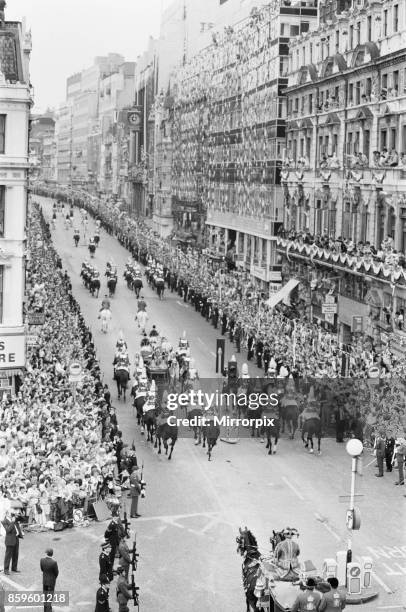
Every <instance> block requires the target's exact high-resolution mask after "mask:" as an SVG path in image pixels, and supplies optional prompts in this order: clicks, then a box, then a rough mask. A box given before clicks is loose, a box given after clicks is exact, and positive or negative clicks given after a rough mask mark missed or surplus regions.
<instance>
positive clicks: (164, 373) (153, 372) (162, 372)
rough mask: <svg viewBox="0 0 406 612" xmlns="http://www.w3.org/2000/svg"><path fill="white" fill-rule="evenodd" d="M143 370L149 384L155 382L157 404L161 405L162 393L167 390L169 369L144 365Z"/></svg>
mask: <svg viewBox="0 0 406 612" xmlns="http://www.w3.org/2000/svg"><path fill="white" fill-rule="evenodd" d="M145 370H146V372H147V377H148V380H149V381H150V382H152V381H155V386H156V394H157V400H158V404H159V405H161V402H162V395H163V393H164V391H168V389H169V367H168V366H151V365H146V366H145Z"/></svg>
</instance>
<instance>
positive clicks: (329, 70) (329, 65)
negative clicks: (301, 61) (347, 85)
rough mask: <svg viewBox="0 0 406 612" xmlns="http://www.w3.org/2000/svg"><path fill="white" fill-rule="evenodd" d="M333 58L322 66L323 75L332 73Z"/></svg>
mask: <svg viewBox="0 0 406 612" xmlns="http://www.w3.org/2000/svg"><path fill="white" fill-rule="evenodd" d="M333 66H334V60H332V59H331V60H329V61H328V62H327V64H326V66H325V68H324V71H323V72H324V75H323V76H324V77H329V76H331V75H332V74H333Z"/></svg>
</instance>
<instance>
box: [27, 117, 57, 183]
mask: <svg viewBox="0 0 406 612" xmlns="http://www.w3.org/2000/svg"><path fill="white" fill-rule="evenodd" d="M54 139H55V118H54V113H53V112H52V111H47V112H46V113H44V114H42V115H32V117H31V127H30V179H31V180H40V181H45V182H46V181H47V180H48V179H49V177H50V175H51V174H52V170H51V166H52V164H53V163H54V161H53V160H54V158H55V155H54V153H55V151H53V149H54V144H55V142H54Z"/></svg>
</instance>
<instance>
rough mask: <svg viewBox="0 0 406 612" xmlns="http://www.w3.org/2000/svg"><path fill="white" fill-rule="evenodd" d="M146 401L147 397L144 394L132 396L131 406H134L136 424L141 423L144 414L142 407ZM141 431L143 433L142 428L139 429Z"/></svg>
mask: <svg viewBox="0 0 406 612" xmlns="http://www.w3.org/2000/svg"><path fill="white" fill-rule="evenodd" d="M146 401H147V398H146V397H145V395H144V396H140V397H136V398H134V403H133V406H134V408H135V410H136V412H137V423H138V425H141V423H142V417H143V415H144V412H143V407H144V404H145V402H146ZM141 433H142V434H143V433H144V430H141Z"/></svg>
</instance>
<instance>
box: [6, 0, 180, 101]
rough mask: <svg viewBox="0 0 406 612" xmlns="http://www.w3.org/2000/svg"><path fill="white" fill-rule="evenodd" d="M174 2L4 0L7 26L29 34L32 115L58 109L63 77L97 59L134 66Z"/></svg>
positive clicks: (139, 0) (63, 85)
mask: <svg viewBox="0 0 406 612" xmlns="http://www.w3.org/2000/svg"><path fill="white" fill-rule="evenodd" d="M171 2H172V0H7V6H6V21H22V19H23V17H25V18H26V24H27V29H29V28H31V31H32V45H33V48H32V54H31V63H30V72H31V83H32V84H33V86H34V97H35V106H34V108H33V112H35V113H38V112H43V111H45V110H46V108H47V107H48V106H49V107H55V108H56V107H58V105H59V104H60V103H61V102H63V100H64V99H65V85H66V78H67V77H68V76H70V75H71V74H73V73H75V72H79V71H80V70H82V69H83V68H87V67H88V66H90V65H91V64H92V63H93V59H94V57H96V56H97V55H106V54H107V53H109V52H112V53H121V54H122V55H124V57H125V59H126V60H127V61H135V60H136V59H137V56H138V55H140V54H141V53H143V51H144V50H145V49H146V48H147V43H148V38H149V36H154V37H157V36H158V35H159V26H160V21H161V12H162V10H164V9H165V8H167V7H168V6H169V5H170V4H171Z"/></svg>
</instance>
